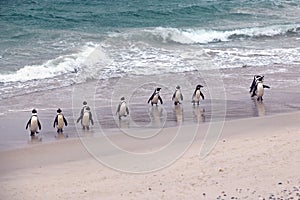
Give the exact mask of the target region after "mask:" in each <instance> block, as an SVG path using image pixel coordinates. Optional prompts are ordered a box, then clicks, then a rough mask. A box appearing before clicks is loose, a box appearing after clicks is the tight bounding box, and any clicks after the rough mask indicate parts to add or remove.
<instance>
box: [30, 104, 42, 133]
mask: <svg viewBox="0 0 300 200" xmlns="http://www.w3.org/2000/svg"><path fill="white" fill-rule="evenodd" d="M31 113H32V115H31V117H30V119H29V121H28V122H27V124H26V130H27V128H28V127H29V130H30V136H35V134H38V133H39V132H38V130H41V129H42V126H41V123H40V121H39V119H38V116H37V110H36V109H33V110H32V112H31Z"/></svg>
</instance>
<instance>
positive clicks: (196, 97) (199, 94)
mask: <svg viewBox="0 0 300 200" xmlns="http://www.w3.org/2000/svg"><path fill="white" fill-rule="evenodd" d="M202 87H203V86H202V85H197V86H196V89H195V91H194V93H193V96H192V103H193V104H194V105H195V103H197V105H199V102H200V97H202V99H203V100H204V95H203V93H202V92H201V90H200V89H201V88H202Z"/></svg>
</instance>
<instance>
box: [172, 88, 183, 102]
mask: <svg viewBox="0 0 300 200" xmlns="http://www.w3.org/2000/svg"><path fill="white" fill-rule="evenodd" d="M172 101H174V105H175V106H176V105H177V104H181V102H180V101H183V95H182V93H181V90H180V86H179V85H177V86H176V88H175V92H174V94H173V96H172Z"/></svg>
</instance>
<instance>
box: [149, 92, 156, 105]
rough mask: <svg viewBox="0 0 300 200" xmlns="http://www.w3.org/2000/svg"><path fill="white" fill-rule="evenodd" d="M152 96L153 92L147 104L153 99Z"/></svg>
mask: <svg viewBox="0 0 300 200" xmlns="http://www.w3.org/2000/svg"><path fill="white" fill-rule="evenodd" d="M154 95H155V92H154V93H153V94H152V95H151V97H150V98H149V100H148V103H149V102H150V101H151V100H152V99H153V97H154Z"/></svg>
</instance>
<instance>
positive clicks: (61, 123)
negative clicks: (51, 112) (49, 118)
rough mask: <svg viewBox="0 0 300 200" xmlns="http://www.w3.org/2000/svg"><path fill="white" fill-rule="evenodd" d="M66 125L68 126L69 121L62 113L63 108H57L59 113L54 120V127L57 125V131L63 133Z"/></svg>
mask: <svg viewBox="0 0 300 200" xmlns="http://www.w3.org/2000/svg"><path fill="white" fill-rule="evenodd" d="M64 125H65V126H68V122H67V120H66V118H65V116H64V115H63V114H62V110H61V109H60V108H59V109H57V115H56V117H55V119H54V122H53V128H55V126H56V128H57V133H58V134H60V133H61V134H62V133H63V127H64Z"/></svg>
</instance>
